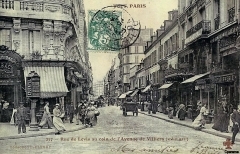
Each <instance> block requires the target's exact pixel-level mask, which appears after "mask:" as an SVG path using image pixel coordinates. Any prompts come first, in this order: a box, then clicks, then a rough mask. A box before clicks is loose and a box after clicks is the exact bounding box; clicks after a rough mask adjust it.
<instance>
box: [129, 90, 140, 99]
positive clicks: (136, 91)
mask: <svg viewBox="0 0 240 154" xmlns="http://www.w3.org/2000/svg"><path fill="white" fill-rule="evenodd" d="M138 91H139V90H138V89H136V90H135V91H134V92H133V93H132V94H131V95H130V96H131V97H133V96H135V95H136V94H137V93H138Z"/></svg>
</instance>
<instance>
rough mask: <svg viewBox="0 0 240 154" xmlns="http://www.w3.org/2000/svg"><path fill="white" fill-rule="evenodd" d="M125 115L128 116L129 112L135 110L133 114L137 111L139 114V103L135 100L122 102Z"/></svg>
mask: <svg viewBox="0 0 240 154" xmlns="http://www.w3.org/2000/svg"><path fill="white" fill-rule="evenodd" d="M122 111H123V115H124V116H127V112H133V116H134V114H135V113H136V116H138V104H137V103H134V102H125V103H123V104H122Z"/></svg>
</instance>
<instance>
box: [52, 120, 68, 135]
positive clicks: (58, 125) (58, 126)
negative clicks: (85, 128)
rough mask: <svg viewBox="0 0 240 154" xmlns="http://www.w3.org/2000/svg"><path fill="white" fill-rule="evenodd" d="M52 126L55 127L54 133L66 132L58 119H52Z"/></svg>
mask: <svg viewBox="0 0 240 154" xmlns="http://www.w3.org/2000/svg"><path fill="white" fill-rule="evenodd" d="M53 125H54V127H55V131H56V132H60V131H64V130H66V128H65V126H64V124H63V122H62V119H61V118H60V117H53Z"/></svg>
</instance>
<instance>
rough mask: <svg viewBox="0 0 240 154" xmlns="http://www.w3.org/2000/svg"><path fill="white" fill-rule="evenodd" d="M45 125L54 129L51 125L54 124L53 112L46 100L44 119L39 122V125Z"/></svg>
mask: <svg viewBox="0 0 240 154" xmlns="http://www.w3.org/2000/svg"><path fill="white" fill-rule="evenodd" d="M44 125H47V126H48V129H52V128H51V126H52V119H51V113H50V112H49V102H46V103H45V106H44V113H43V116H42V120H41V122H40V124H39V127H41V128H42V127H43V126H44Z"/></svg>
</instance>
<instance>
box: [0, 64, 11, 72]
mask: <svg viewBox="0 0 240 154" xmlns="http://www.w3.org/2000/svg"><path fill="white" fill-rule="evenodd" d="M0 72H5V73H13V67H12V65H11V64H10V63H8V62H0Z"/></svg>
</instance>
